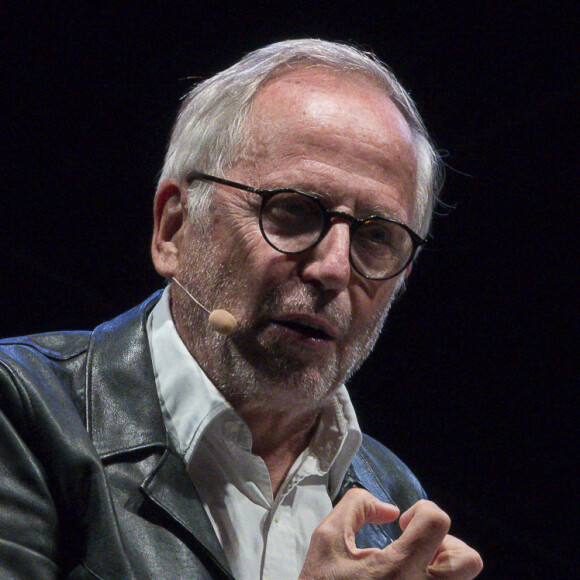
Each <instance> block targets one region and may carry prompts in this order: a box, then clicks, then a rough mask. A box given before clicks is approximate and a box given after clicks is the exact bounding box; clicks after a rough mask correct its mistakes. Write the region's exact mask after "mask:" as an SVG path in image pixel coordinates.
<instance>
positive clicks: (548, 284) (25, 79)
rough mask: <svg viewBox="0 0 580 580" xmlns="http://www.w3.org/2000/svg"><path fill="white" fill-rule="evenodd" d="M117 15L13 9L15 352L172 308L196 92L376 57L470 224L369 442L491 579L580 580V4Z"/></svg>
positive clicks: (392, 381) (81, 7)
mask: <svg viewBox="0 0 580 580" xmlns="http://www.w3.org/2000/svg"><path fill="white" fill-rule="evenodd" d="M118 4H119V5H116V6H114V7H108V8H107V7H104V6H108V5H107V4H105V3H103V6H100V7H99V5H98V3H92V4H90V3H88V2H87V3H70V4H63V3H55V2H50V3H48V2H47V3H44V2H36V3H28V2H20V3H15V6H13V7H12V8H8V9H7V8H4V15H3V16H2V28H3V30H2V32H1V40H2V42H3V48H2V55H1V61H0V62H1V63H2V68H3V75H2V76H3V79H4V82H5V88H4V91H3V93H4V94H3V98H4V99H5V100H6V102H5V104H3V105H2V115H1V127H2V139H1V143H2V152H1V172H2V173H1V184H2V201H1V206H0V207H1V209H0V212H1V222H0V223H1V228H2V229H1V232H2V233H1V238H0V239H1V240H2V242H1V244H2V245H1V247H2V252H1V259H2V291H1V295H0V296H1V305H2V308H1V317H0V336H9V335H16V334H26V333H32V332H39V331H47V330H54V329H63V328H67V329H73V328H92V327H94V326H95V325H96V324H98V323H100V322H102V321H103V320H106V319H107V318H110V317H113V316H115V315H116V314H118V313H120V312H121V311H123V310H124V309H127V308H129V307H131V306H133V305H135V304H136V303H138V302H139V301H141V300H142V299H144V298H145V297H147V296H148V295H149V294H150V293H151V292H153V291H154V290H156V289H157V288H159V287H160V284H161V281H160V279H159V278H158V277H157V275H156V274H155V272H154V270H153V268H152V266H151V264H150V259H149V249H148V246H149V239H150V234H151V201H152V198H153V194H154V190H155V184H156V178H157V175H158V172H159V170H160V168H161V165H162V160H163V155H164V149H165V145H166V142H167V136H168V133H169V130H170V127H171V125H172V121H173V118H174V115H175V112H176V110H177V107H178V104H179V99H180V97H181V95H182V94H183V93H184V92H185V91H186V90H187V89H188V88H189V87H190V85H191V84H192V79H194V78H203V77H206V76H209V75H211V74H213V73H215V72H217V71H218V70H221V69H223V68H225V67H226V66H228V65H230V64H232V63H233V62H234V61H236V60H237V59H239V58H240V57H241V56H243V55H244V54H245V53H246V52H248V51H250V50H252V49H255V48H257V47H259V46H262V45H264V44H267V43H269V42H273V41H277V40H283V39H286V38H291V37H307V36H314V37H322V38H325V39H328V40H342V41H349V42H353V43H355V44H357V45H358V46H361V47H363V48H369V49H373V50H374V51H375V52H377V53H378V55H379V56H380V57H381V58H382V59H383V60H385V61H386V62H387V63H388V64H389V65H390V66H391V67H392V68H393V69H394V71H395V72H396V73H397V75H398V76H399V77H400V79H401V80H402V82H403V83H404V84H405V85H406V86H407V87H408V88H409V89H410V90H411V92H412V94H413V96H414V98H415V99H416V101H417V103H418V105H419V108H420V110H421V112H422V114H423V116H424V118H425V121H426V123H427V126H428V127H429V128H430V130H431V131H432V134H433V136H434V138H435V141H436V142H437V144H438V146H439V147H440V148H441V149H442V150H445V151H446V152H447V155H446V162H447V164H448V168H447V185H446V188H445V191H444V195H443V200H444V201H445V202H446V203H447V204H448V205H450V206H453V209H446V208H444V207H441V208H440V213H441V214H443V215H441V216H440V217H439V218H438V219H437V220H436V222H435V230H434V235H435V242H434V244H433V245H432V248H431V249H430V250H425V251H424V253H423V254H422V255H421V257H420V259H419V262H418V264H417V266H416V268H415V271H414V272H413V275H412V277H411V280H410V286H409V289H408V291H407V293H406V294H405V296H404V297H403V298H402V300H401V301H400V303H399V304H398V306H397V307H396V308H395V309H394V310H393V312H392V315H391V317H390V319H389V322H388V324H387V332H386V334H385V335H384V336H383V337H382V338H381V341H380V343H379V346H378V348H377V350H376V352H375V353H374V355H373V357H372V358H371V360H370V361H369V362H368V363H367V365H366V367H365V368H364V369H363V371H361V373H360V374H359V375H358V377H357V379H356V380H355V381H354V383H353V385H352V392H353V397H354V399H355V404H356V406H357V409H358V410H359V414H360V421H361V424H362V426H363V428H364V429H365V430H366V431H367V432H368V433H370V434H371V435H373V436H375V437H376V438H378V439H380V440H381V441H383V442H384V443H386V444H387V445H388V446H389V447H391V448H392V449H393V450H394V451H395V452H396V453H397V454H399V455H400V456H401V457H402V458H403V459H404V460H405V461H406V462H407V463H408V464H409V465H410V466H411V467H412V468H413V470H414V471H415V472H416V474H417V475H418V477H419V478H420V480H421V481H422V483H423V485H424V486H425V488H426V489H427V491H428V492H429V494H430V496H431V497H432V498H433V499H435V500H436V501H437V502H438V503H439V504H440V505H441V506H442V507H443V508H445V509H446V510H447V511H448V512H449V513H450V514H451V515H452V517H453V522H454V524H453V531H454V533H455V534H456V535H458V536H460V537H462V538H463V539H465V540H466V541H468V542H469V543H470V544H472V545H474V546H475V547H476V548H478V549H479V550H480V551H481V553H482V555H483V557H484V560H485V563H486V570H485V572H484V573H483V574H482V577H484V578H493V579H496V578H497V579H513V578H546V579H552V578H556V579H557V578H573V577H577V574H578V565H579V562H578V560H577V555H576V552H577V547H576V544H577V540H578V526H577V521H578V516H577V504H578V479H577V477H576V474H575V472H574V468H575V467H576V463H577V459H578V454H577V451H576V450H575V449H574V448H573V445H574V443H575V438H576V436H575V433H574V430H573V428H574V427H575V423H576V418H577V408H576V409H575V405H576V402H577V394H576V391H577V387H578V381H577V378H578V365H577V361H576V356H577V344H576V341H577V338H576V337H577V328H578V326H577V322H578V320H577V314H578V312H577V298H576V292H574V286H575V283H576V280H577V278H578V259H577V258H578V255H577V252H576V242H577V239H576V236H575V234H576V222H577V219H578V217H577V215H578V214H577V210H578V203H577V201H576V199H577V195H578V185H577V169H578V166H577V157H576V155H575V152H574V148H573V135H575V133H576V131H577V129H578V126H577V118H576V117H575V116H574V115H573V110H574V106H575V105H576V103H574V99H573V95H574V90H575V88H576V87H577V80H578V78H577V73H576V71H577V68H576V67H577V56H578V54H577V52H576V51H575V45H574V42H573V35H572V29H573V14H572V2H541V3H538V4H537V5H534V4H533V3H532V2H521V3H515V2H503V3H501V4H491V5H487V4H484V3H479V2H465V3H464V4H463V5H454V4H453V3H452V2H439V3H437V2H426V1H415V2H413V1H408V2H385V3H383V5H382V7H381V8H376V9H373V8H369V7H365V3H362V2H332V3H327V2H325V3H316V4H314V3H313V4H311V5H307V4H301V3H296V2H293V3H288V4H286V3H269V2H254V3H241V2H236V3H234V2H232V3H231V4H227V3H223V2H212V3H209V2H208V3H200V2H190V3H172V2H157V3H153V2H142V3H139V5H133V4H131V3H118ZM111 6H113V5H112V4H111ZM576 16H577V14H576ZM576 22H577V20H576Z"/></svg>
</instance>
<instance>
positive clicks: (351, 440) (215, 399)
mask: <svg viewBox="0 0 580 580" xmlns="http://www.w3.org/2000/svg"><path fill="white" fill-rule="evenodd" d="M147 336H148V339H149V344H150V347H151V358H152V362H153V370H154V374H155V383H156V385H157V391H158V394H159V400H160V403H161V408H162V411H163V418H164V421H165V425H166V428H167V431H168V433H169V436H170V438H171V440H172V443H173V444H174V446H175V447H176V449H177V450H178V451H179V452H180V453H181V454H182V455H183V456H184V459H185V461H186V463H189V460H190V459H191V457H192V455H193V453H194V452H195V449H196V447H197V445H198V444H199V441H200V440H201V438H202V437H203V436H204V434H205V433H206V432H207V429H208V427H209V426H210V425H211V424H212V423H213V422H215V421H216V419H218V418H219V419H220V420H225V419H227V420H228V423H230V424H232V423H233V424H238V425H239V428H238V429H237V430H236V431H237V437H238V438H239V439H242V440H245V441H243V443H245V445H244V446H247V445H249V446H250V447H251V434H250V432H249V429H248V428H247V426H246V425H245V423H244V422H243V420H242V419H241V417H240V416H239V415H238V414H237V413H236V412H235V410H234V409H233V408H232V406H231V405H230V404H229V403H228V402H227V401H226V399H225V398H224V397H223V395H222V394H221V393H220V392H219V391H218V390H217V389H216V387H215V386H214V385H213V383H212V382H211V381H210V379H209V378H208V377H207V375H206V374H205V373H204V372H203V370H202V369H201V367H200V366H199V364H198V363H197V361H196V360H195V359H194V358H193V356H191V354H190V352H189V351H188V350H187V347H186V346H185V344H183V341H182V340H181V338H180V337H179V334H178V333H177V329H176V328H175V324H174V323H173V319H172V317H171V309H170V304H169V288H166V289H165V291H164V292H163V295H162V297H161V300H159V302H158V303H157V305H156V306H155V308H154V309H153V310H152V312H151V314H150V315H149V318H148V320H147ZM248 438H249V439H248ZM361 441H362V433H361V431H360V428H359V425H358V421H357V418H356V414H355V411H354V408H353V406H352V403H351V400H350V397H349V395H348V391H347V390H346V387H345V386H344V385H341V387H340V388H339V389H338V391H337V393H336V395H334V396H333V397H332V398H331V399H330V400H329V402H328V403H327V405H325V407H324V408H323V410H322V412H321V415H320V419H319V421H318V425H317V428H316V431H315V434H314V436H313V438H312V441H311V444H310V450H309V451H310V454H312V455H314V456H315V457H316V458H317V460H318V464H319V469H320V470H322V471H329V491H330V495H331V497H334V496H336V494H337V493H338V492H339V490H340V485H341V483H342V480H343V478H344V475H345V473H346V471H347V469H348V467H349V465H350V463H351V462H352V459H353V457H354V455H355V454H356V452H357V451H358V448H359V446H360V444H361Z"/></svg>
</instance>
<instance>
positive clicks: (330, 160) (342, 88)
mask: <svg viewBox="0 0 580 580" xmlns="http://www.w3.org/2000/svg"><path fill="white" fill-rule="evenodd" d="M240 161H241V163H245V165H246V167H247V168H248V173H252V170H254V171H255V172H256V175H251V177H252V178H255V177H257V178H259V177H260V176H261V175H264V174H267V173H275V174H280V173H281V174H283V173H286V176H287V177H288V176H290V177H291V175H289V173H291V172H292V168H294V169H295V170H296V172H297V173H300V174H301V177H302V178H303V177H304V176H305V175H307V174H308V172H309V170H310V171H312V172H313V173H314V174H315V176H316V177H317V179H318V180H319V181H320V180H321V179H322V180H324V179H327V180H331V179H333V178H336V179H337V180H339V181H341V182H344V183H346V182H348V181H349V176H350V175H353V176H356V177H357V178H358V179H359V181H360V179H363V180H364V179H366V180H368V181H369V185H370V184H372V183H373V182H374V183H380V184H385V183H388V184H389V185H390V186H392V187H394V188H396V189H397V190H399V191H400V192H401V193H403V194H405V196H406V195H407V194H409V195H410V196H411V197H414V195H413V194H414V188H415V181H416V165H417V163H416V154H415V146H414V141H413V134H412V132H411V129H410V127H409V125H408V123H407V121H406V120H405V118H404V117H403V115H402V114H401V112H400V111H399V109H398V108H397V106H396V105H395V103H393V101H392V100H391V99H390V98H389V96H388V94H387V93H386V92H385V91H384V90H383V89H381V88H379V87H377V86H376V84H375V83H372V82H370V81H369V80H368V79H367V78H366V77H363V76H362V75H360V74H355V73H353V74H348V75H344V74H340V75H339V74H336V73H333V72H330V71H328V70H325V69H302V70H296V71H291V72H288V73H286V74H284V75H281V76H279V77H277V78H275V79H273V80H271V81H270V82H268V83H267V84H266V85H264V87H262V89H261V90H260V92H259V93H258V95H257V96H256V98H255V101H254V103H253V105H252V109H251V111H250V114H249V117H248V121H247V131H246V135H245V139H244V145H243V151H242V155H241V157H240ZM261 185H264V184H261ZM268 185H272V184H268ZM275 185H290V183H282V184H275ZM338 185H341V184H340V183H337V186H338ZM375 189H376V188H375ZM411 203H412V200H411Z"/></svg>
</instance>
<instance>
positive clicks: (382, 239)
mask: <svg viewBox="0 0 580 580" xmlns="http://www.w3.org/2000/svg"><path fill="white" fill-rule="evenodd" d="M350 253H351V260H352V261H353V263H354V265H355V267H356V268H357V269H358V270H359V271H360V272H361V273H363V274H364V275H366V276H369V277H370V278H376V279H384V278H388V277H390V276H394V275H396V274H398V273H399V272H401V270H403V268H404V267H405V266H406V265H407V263H408V261H409V259H410V257H411V255H412V253H413V240H412V239H411V236H410V235H409V233H408V232H407V230H406V229H405V228H403V227H402V226H400V225H398V224H396V223H392V222H389V221H387V220H382V219H380V218H374V219H370V220H367V221H366V222H364V223H363V224H362V225H361V226H360V227H359V228H358V229H357V230H356V232H355V234H354V237H353V238H352V240H351V246H350Z"/></svg>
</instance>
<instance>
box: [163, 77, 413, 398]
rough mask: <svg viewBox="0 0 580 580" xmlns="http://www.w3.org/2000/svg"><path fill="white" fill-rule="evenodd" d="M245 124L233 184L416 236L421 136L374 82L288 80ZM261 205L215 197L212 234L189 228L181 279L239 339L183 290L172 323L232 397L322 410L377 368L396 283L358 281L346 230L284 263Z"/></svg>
mask: <svg viewBox="0 0 580 580" xmlns="http://www.w3.org/2000/svg"><path fill="white" fill-rule="evenodd" d="M249 125H250V126H249V130H248V135H249V138H248V141H247V144H246V145H245V146H244V150H243V154H242V156H241V158H240V159H239V162H238V163H237V164H236V165H235V167H234V168H233V169H232V170H231V171H230V172H228V174H227V175H226V176H225V177H227V178H228V179H231V180H233V181H238V182H241V183H245V184H248V185H252V186H254V187H260V188H267V189H275V188H280V187H292V188H296V189H299V190H301V191H305V192H310V193H313V194H315V195H318V196H319V197H320V198H321V200H322V202H323V204H324V205H325V206H326V207H327V208H328V209H331V210H337V211H341V212H345V213H348V214H350V215H353V216H355V217H358V218H362V217H366V216H369V215H384V216H385V217H394V218H397V219H399V220H400V221H402V222H404V223H407V224H410V225H412V224H411V219H412V216H413V210H414V188H415V167H416V161H415V154H414V147H413V143H412V135H411V132H410V129H409V127H408V125H407V123H406V122H405V120H404V118H403V117H402V115H401V113H400V112H399V111H398V110H397V108H396V107H395V105H394V104H393V103H392V101H390V100H389V99H388V98H387V97H386V96H385V94H384V93H382V92H381V91H379V90H378V89H377V88H375V87H373V86H372V85H371V84H370V83H369V82H368V81H367V80H365V79H364V78H362V77H360V76H355V75H353V76H349V77H344V76H340V77H339V76H337V75H334V74H331V73H329V72H327V71H324V70H323V69H310V70H297V71H294V72H292V73H289V74H285V75H284V76H282V77H280V78H277V79H276V80H273V81H271V82H270V83H269V84H267V85H266V86H265V87H264V88H263V89H262V90H261V91H260V93H259V94H258V96H257V97H256V100H255V102H254V104H253V108H252V112H251V113H250V121H249ZM260 203H261V198H260V196H258V195H256V194H250V193H244V192H242V191H239V190H237V189H233V188H229V187H225V186H221V185H216V188H215V193H214V197H213V203H212V210H211V214H210V222H211V224H210V228H209V232H208V233H207V234H204V233H202V232H200V231H199V229H196V228H195V226H194V225H193V223H192V222H189V223H187V224H186V227H185V230H184V241H183V247H182V249H181V258H180V264H179V271H178V275H177V277H178V278H179V279H180V280H181V281H182V282H184V283H186V285H187V286H188V287H189V288H190V290H191V291H192V292H193V294H194V295H196V296H197V298H198V299H199V300H200V301H202V302H205V304H206V306H208V307H209V308H210V309H211V308H226V309H227V310H229V311H230V312H232V313H233V314H234V316H235V317H236V319H237V320H238V322H239V325H240V330H239V331H238V332H237V333H236V334H234V335H233V336H232V337H229V338H225V337H222V336H220V335H217V334H216V333H214V332H213V331H211V330H209V329H207V327H206V325H205V323H204V322H202V320H203V319H202V318H200V315H201V314H200V312H199V310H198V309H197V307H196V306H194V305H192V304H191V303H190V301H189V300H186V299H185V298H184V296H183V294H182V293H180V292H173V301H174V302H173V304H174V306H173V311H174V317H175V318H176V323H177V327H178V330H179V332H180V334H181V335H182V337H183V338H184V341H185V343H186V344H187V346H188V347H189V348H190V350H192V352H193V354H194V356H195V357H196V359H197V360H198V362H199V363H200V364H201V366H202V367H203V368H204V369H205V370H206V373H208V375H209V376H210V378H212V380H213V381H214V383H216V385H217V386H218V387H219V388H222V389H223V390H224V393H225V394H226V396H228V393H229V394H230V396H231V397H244V396H249V395H255V394H258V393H259V394H260V395H261V396H262V397H265V398H268V395H269V396H270V397H274V398H277V399H279V400H280V401H288V402H289V401H293V402H296V401H299V400H302V401H304V403H305V404H310V405H314V406H316V405H317V404H320V402H321V401H322V400H323V399H324V398H325V396H326V395H327V394H328V393H330V392H332V391H333V390H334V389H335V388H336V387H337V386H338V385H339V384H340V383H341V382H343V381H344V380H346V378H347V377H348V376H349V375H350V373H352V372H353V370H355V369H356V368H357V367H358V366H359V365H360V363H361V362H362V361H363V360H364V359H365V358H366V357H367V356H368V354H369V352H370V350H371V349H372V347H373V345H374V343H375V341H376V339H377V337H378V334H379V332H380V329H381V327H382V324H383V322H384V318H385V316H386V313H387V311H388V307H389V305H390V302H391V299H392V297H393V293H394V291H395V288H396V285H397V283H398V282H399V279H393V280H387V281H380V282H379V281H370V280H366V279H364V278H362V277H361V276H359V275H358V274H357V273H356V272H354V270H352V268H351V266H350V264H349V229H348V224H347V223H346V222H345V221H340V220H338V221H336V222H335V223H334V225H333V226H332V227H331V229H330V231H329V232H328V234H327V235H326V236H325V237H324V238H323V240H322V241H321V242H320V243H319V244H318V245H317V246H316V247H315V248H312V249H310V250H308V251H306V252H304V253H302V254H299V255H287V254H282V253H280V252H277V251H276V250H275V249H273V248H272V247H271V246H270V245H268V243H267V242H266V241H265V240H264V238H263V236H262V234H261V232H260V229H259V222H258V214H259V209H260ZM238 383H239V385H237V384H238ZM235 385H237V386H235ZM228 389H229V390H228Z"/></svg>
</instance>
